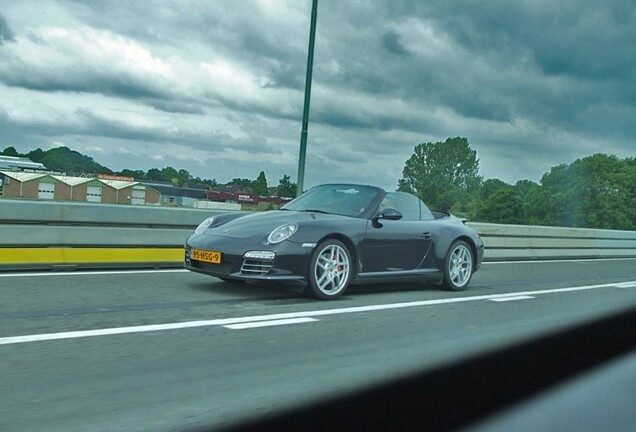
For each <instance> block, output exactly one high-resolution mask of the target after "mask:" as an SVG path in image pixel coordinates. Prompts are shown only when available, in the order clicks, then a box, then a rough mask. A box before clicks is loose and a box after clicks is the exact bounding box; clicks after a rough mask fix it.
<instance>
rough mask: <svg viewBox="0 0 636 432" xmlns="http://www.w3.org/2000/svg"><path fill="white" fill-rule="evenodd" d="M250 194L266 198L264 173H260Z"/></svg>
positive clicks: (267, 191)
mask: <svg viewBox="0 0 636 432" xmlns="http://www.w3.org/2000/svg"><path fill="white" fill-rule="evenodd" d="M252 193H254V194H256V195H260V196H268V195H269V189H268V187H267V179H266V178H265V172H264V171H261V172H260V174H259V175H258V177H257V178H256V181H255V182H254V186H252Z"/></svg>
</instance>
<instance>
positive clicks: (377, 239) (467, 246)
mask: <svg viewBox="0 0 636 432" xmlns="http://www.w3.org/2000/svg"><path fill="white" fill-rule="evenodd" d="M483 253H484V244H483V242H482V241H481V239H480V238H479V236H478V234H477V232H476V231H475V230H474V229H472V228H471V227H469V226H466V225H465V224H464V222H463V221H462V220H460V219H458V218H456V217H454V216H452V215H450V214H448V213H445V212H441V211H431V210H429V209H428V207H427V206H426V205H425V204H424V203H423V202H422V201H421V200H420V199H419V198H417V197H415V196H413V195H411V194H408V193H404V192H385V191H384V190H383V189H381V188H378V187H374V186H363V185H355V184H327V185H321V186H316V187H314V188H312V189H310V190H309V191H307V192H305V193H304V194H302V195H301V196H299V197H298V198H296V199H294V200H293V201H291V202H289V203H288V204H286V205H285V206H284V207H282V208H281V209H280V210H274V211H267V212H232V213H224V214H219V215H215V216H212V217H209V218H207V219H206V220H205V221H203V222H202V223H201V224H200V225H199V226H198V227H197V229H196V230H195V232H194V233H193V234H192V235H191V236H190V237H189V238H188V239H187V241H186V243H185V267H186V268H187V269H188V270H192V271H195V272H199V273H205V274H208V275H211V276H216V277H218V278H220V279H222V280H224V281H227V282H240V281H278V282H289V283H301V284H303V286H305V287H306V291H307V293H308V294H310V295H312V296H313V297H316V298H319V299H333V298H337V297H338V296H340V295H342V293H343V292H344V291H345V290H346V289H347V287H348V286H349V285H351V284H362V283H376V282H398V281H407V280H409V281H412V280H422V281H426V282H431V283H435V284H441V285H443V286H444V287H445V288H446V289H450V290H463V289H465V288H466V287H467V286H468V284H469V282H470V279H471V277H472V275H473V273H474V272H475V271H477V269H478V268H479V266H480V264H481V260H482V257H483Z"/></svg>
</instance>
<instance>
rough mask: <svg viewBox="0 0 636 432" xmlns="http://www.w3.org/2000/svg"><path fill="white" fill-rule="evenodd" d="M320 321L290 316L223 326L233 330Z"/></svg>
mask: <svg viewBox="0 0 636 432" xmlns="http://www.w3.org/2000/svg"><path fill="white" fill-rule="evenodd" d="M312 321H318V319H316V318H309V317H306V318H290V319H279V320H272V321H256V322H248V323H242V324H227V325H224V326H223V327H225V328H229V329H231V330H243V329H251V328H257V327H270V326H280V325H288V324H300V323H306V322H312Z"/></svg>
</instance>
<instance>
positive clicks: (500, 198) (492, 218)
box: [475, 179, 524, 224]
mask: <svg viewBox="0 0 636 432" xmlns="http://www.w3.org/2000/svg"><path fill="white" fill-rule="evenodd" d="M479 197H480V200H479V204H478V205H477V210H476V214H475V219H476V220H478V221H480V222H492V223H502V224H521V223H523V222H524V216H523V202H522V200H521V196H520V193H519V191H518V190H517V189H516V187H515V186H512V185H509V184H508V183H505V182H503V181H501V180H499V179H488V180H486V181H485V182H484V183H483V184H482V186H481V190H480V193H479Z"/></svg>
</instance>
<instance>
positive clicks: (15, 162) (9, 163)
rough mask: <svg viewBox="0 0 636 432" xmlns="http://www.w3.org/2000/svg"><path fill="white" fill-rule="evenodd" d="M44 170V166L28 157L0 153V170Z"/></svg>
mask: <svg viewBox="0 0 636 432" xmlns="http://www.w3.org/2000/svg"><path fill="white" fill-rule="evenodd" d="M26 170H32V171H46V167H45V166H44V165H43V164H41V163H39V162H33V161H32V160H31V159H29V158H25V157H19V156H4V155H0V171H26Z"/></svg>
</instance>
